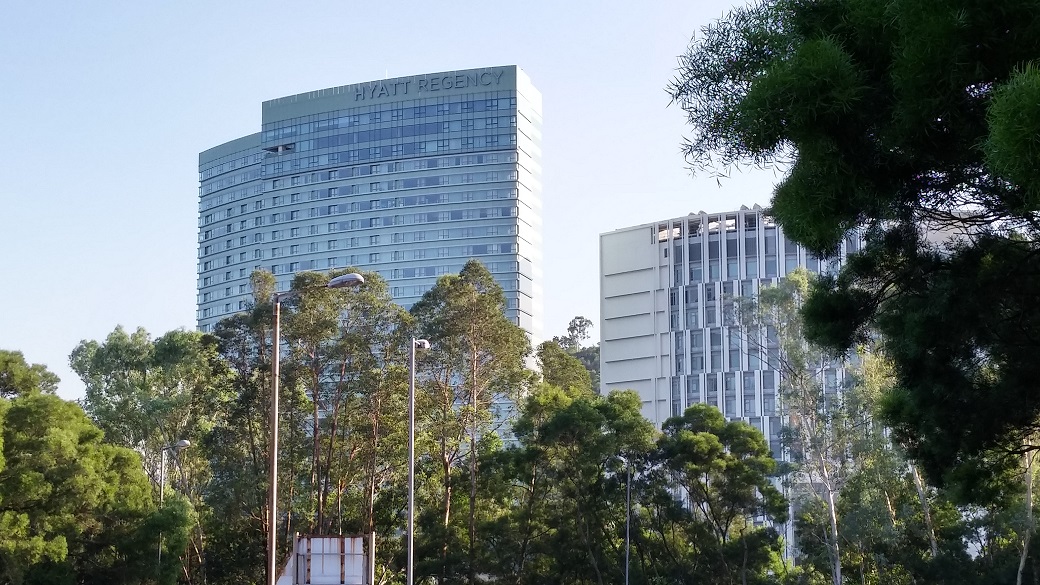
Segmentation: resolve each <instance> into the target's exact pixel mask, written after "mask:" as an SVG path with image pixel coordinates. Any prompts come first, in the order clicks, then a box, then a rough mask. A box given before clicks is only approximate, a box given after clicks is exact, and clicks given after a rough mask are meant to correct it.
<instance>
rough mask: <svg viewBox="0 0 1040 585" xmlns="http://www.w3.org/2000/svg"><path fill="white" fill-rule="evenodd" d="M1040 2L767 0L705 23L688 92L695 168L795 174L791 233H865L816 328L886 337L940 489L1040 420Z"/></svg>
mask: <svg viewBox="0 0 1040 585" xmlns="http://www.w3.org/2000/svg"><path fill="white" fill-rule="evenodd" d="M1038 11H1040V2H1037V1H1036V0H1001V1H994V2H979V1H977V0H916V1H905V0H763V1H760V2H756V3H754V4H752V5H750V6H748V7H745V8H740V9H736V10H734V11H733V12H731V13H730V14H728V15H727V16H726V17H724V18H722V19H721V20H719V21H717V22H715V23H713V24H712V25H710V26H708V27H706V28H705V29H703V30H702V34H701V35H699V36H698V37H697V38H696V39H695V40H694V42H693V43H692V44H691V46H690V48H689V51H688V52H687V53H686V55H684V56H683V57H682V58H681V60H680V70H679V73H678V75H677V77H676V79H675V81H674V82H673V83H672V84H671V86H670V91H671V93H672V96H673V98H674V100H675V101H676V103H678V104H679V105H680V107H682V108H683V109H684V110H685V111H686V112H687V113H688V117H689V122H690V124H691V125H692V128H693V131H692V136H691V137H690V139H689V141H688V142H687V144H686V153H687V156H688V158H689V160H690V161H691V162H692V163H693V164H694V165H696V166H698V167H701V168H708V169H714V170H715V171H718V172H726V171H727V170H728V169H729V168H731V167H732V166H734V165H741V164H753V165H759V166H774V167H778V168H780V169H782V170H783V171H785V172H786V174H785V176H784V178H783V179H782V181H781V182H780V183H779V184H778V185H777V187H776V190H775V192H774V195H773V202H772V209H771V213H772V214H774V215H775V217H776V218H777V220H778V222H779V223H780V224H781V226H782V227H783V229H784V231H785V233H786V234H787V235H788V236H789V237H792V238H793V239H795V240H797V241H798V242H799V243H800V244H802V245H804V246H806V247H807V248H808V249H809V250H811V251H812V252H813V253H815V254H817V255H819V256H831V255H834V254H836V253H837V251H838V250H839V248H840V247H841V244H842V243H843V241H844V240H845V239H846V238H847V237H848V236H850V235H851V233H852V232H853V231H854V230H864V232H865V234H866V239H867V245H866V249H865V250H864V252H863V253H862V254H858V255H856V256H853V257H852V258H850V259H849V262H848V264H847V265H846V267H844V268H843V269H842V271H841V274H840V275H839V276H837V277H833V276H831V277H827V278H823V279H821V280H820V282H819V284H818V286H817V288H816V290H815V291H814V292H813V294H812V295H811V296H810V298H809V299H808V301H807V303H806V306H805V309H804V311H805V316H806V333H807V334H808V335H809V337H810V338H812V339H813V340H814V341H816V342H818V343H820V344H823V345H825V346H828V347H830V348H831V349H832V350H834V351H844V350H847V349H849V348H850V347H851V346H852V345H854V344H855V343H857V342H858V341H862V340H864V339H866V338H867V337H868V336H869V335H871V334H872V333H873V332H879V333H880V334H881V336H882V338H883V339H884V346H885V349H886V351H887V353H888V355H889V356H890V357H891V359H892V360H893V363H894V365H895V370H896V376H897V383H896V385H895V389H894V390H893V392H892V393H891V396H890V398H889V400H888V403H887V405H886V407H885V408H884V409H883V416H884V419H885V421H886V422H887V423H888V424H889V425H890V426H891V427H892V429H893V432H894V433H895V435H896V437H897V438H898V439H899V442H900V443H902V444H903V445H905V446H906V448H907V450H908V452H909V454H910V455H911V456H913V457H914V458H916V459H918V460H920V461H921V462H922V464H923V468H924V469H925V471H926V472H927V474H928V476H929V477H930V478H931V479H932V480H933V481H937V482H940V483H943V482H962V481H966V480H971V481H974V480H977V479H981V478H986V477H992V476H993V475H994V474H999V473H1001V472H1002V470H1003V469H1004V468H1005V467H1006V460H1007V457H1005V456H1004V455H1005V454H1007V453H1008V452H1009V451H1014V450H1018V449H1020V448H1021V447H1022V445H1024V444H1025V443H1026V441H1027V439H1028V437H1029V436H1031V435H1032V434H1033V433H1034V432H1035V427H1036V422H1037V419H1038V415H1040V393H1036V392H1034V391H1033V387H1034V386H1035V381H1036V380H1037V379H1040V362H1037V360H1035V359H1030V357H1029V356H1030V355H1031V354H1032V353H1035V351H1034V350H1035V348H1036V346H1037V343H1036V340H1037V339H1040V305H1037V304H1036V303H1035V299H1036V298H1037V296H1038V294H1037V293H1038V292H1040V278H1038V276H1037V275H1038V274H1040V254H1037V252H1038V251H1040V248H1038V246H1037V237H1036V236H1037V235H1038V233H1037V230H1038V227H1040V223H1038V221H1037V220H1038V219H1040V218H1038V216H1037V211H1038V210H1040V197H1038V193H1040V183H1037V182H1036V178H1037V171H1036V169H1037V166H1036V160H1037V153H1038V152H1040V123H1038V120H1040V100H1037V99H1035V98H1036V95H1037V87H1040V74H1038V72H1037V70H1036V68H1035V67H1034V66H1033V64H1034V63H1035V62H1036V60H1037V59H1038V58H1040V20H1038V19H1037V18H1036V14H1037V13H1038ZM958 234H960V235H961V236H963V237H961V238H960V243H959V244H956V245H951V242H953V241H954V240H952V239H951V236H956V235H958ZM1013 464H1014V463H1013ZM976 483H978V482H976Z"/></svg>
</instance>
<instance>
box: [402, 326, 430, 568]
mask: <svg viewBox="0 0 1040 585" xmlns="http://www.w3.org/2000/svg"><path fill="white" fill-rule="evenodd" d="M416 349H430V342H429V341H426V340H425V339H416V338H414V337H413V338H412V344H411V347H410V348H409V352H408V562H407V564H406V568H405V573H406V575H405V584H406V585H412V584H413V582H414V579H415V350H416Z"/></svg>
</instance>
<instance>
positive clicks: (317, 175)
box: [198, 66, 542, 339]
mask: <svg viewBox="0 0 1040 585" xmlns="http://www.w3.org/2000/svg"><path fill="white" fill-rule="evenodd" d="M541 125H542V116H541V94H539V93H538V90H536V89H535V88H534V86H533V85H531V81H530V79H529V78H528V77H527V75H526V74H525V73H524V72H523V71H522V70H521V69H519V68H518V67H515V66H508V67H489V68H485V69H470V70H465V71H449V72H444V73H431V74H425V75H415V76H411V77H399V78H395V79H383V80H378V81H371V82H367V83H358V84H354V85H345V86H341V87H333V88H330V89H323V90H318V91H312V92H309V93H302V94H298V95H293V96H288V97H283V98H278V99H274V100H270V101H266V102H264V103H263V106H262V124H261V128H260V132H259V133H257V134H250V135H249V136H244V137H242V138H238V139H236V140H232V141H231V142H227V143H225V144H221V145H220V146H216V147H213V148H211V149H209V150H207V151H205V152H203V153H201V154H200V155H199V181H200V189H199V266H198V274H199V281H198V326H199V329H201V330H203V331H208V330H211V329H212V327H213V325H214V324H215V323H216V322H217V321H219V320H220V319H222V318H224V317H226V316H228V315H230V314H232V313H235V312H236V311H239V310H240V309H243V308H244V307H245V306H246V304H247V303H248V302H249V301H250V299H251V296H250V292H251V291H250V286H249V275H250V273H251V272H252V271H253V270H256V269H265V270H269V271H271V272H273V273H274V274H275V276H276V278H277V281H278V289H279V290H285V289H287V288H288V286H289V281H290V280H291V278H292V275H293V273H295V272H296V271H299V270H319V271H321V270H329V269H334V268H343V267H347V266H356V267H358V268H359V269H362V270H371V271H376V272H379V273H380V274H381V275H382V276H383V278H385V279H386V280H387V281H388V282H389V285H390V290H391V292H392V294H393V297H394V299H395V301H396V302H398V303H399V304H401V305H403V306H405V307H410V306H411V305H412V304H413V303H415V302H416V301H417V300H419V298H420V297H421V296H422V294H423V293H424V292H426V291H427V290H429V289H430V288H431V287H433V285H434V283H435V282H436V280H437V277H438V276H441V275H444V274H450V273H457V272H459V271H460V270H461V269H462V267H463V265H464V264H465V263H466V261H468V260H469V259H470V258H476V259H479V260H480V261H482V262H483V263H484V264H485V265H486V266H487V267H488V269H490V271H491V272H492V274H494V276H495V278H496V280H497V281H498V282H499V283H500V284H501V285H502V287H503V288H504V289H505V291H506V297H507V302H508V310H507V312H508V316H509V317H510V318H512V319H513V320H514V322H516V323H517V324H519V325H520V326H521V327H523V328H524V329H526V330H527V331H528V332H529V333H531V334H532V336H533V337H534V338H535V339H540V338H541V318H542V292H541V254H542V252H541V239H542V238H541V207H542V205H541Z"/></svg>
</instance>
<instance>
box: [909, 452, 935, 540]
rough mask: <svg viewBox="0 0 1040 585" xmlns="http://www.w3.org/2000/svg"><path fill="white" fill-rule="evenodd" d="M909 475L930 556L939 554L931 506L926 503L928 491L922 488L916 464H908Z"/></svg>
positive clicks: (922, 483)
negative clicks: (924, 529)
mask: <svg viewBox="0 0 1040 585" xmlns="http://www.w3.org/2000/svg"><path fill="white" fill-rule="evenodd" d="M910 476H911V477H913V479H914V488H915V489H916V490H917V499H919V500H921V512H922V513H923V514H924V525H925V528H926V529H927V530H928V545H929V546H930V547H931V553H932V558H933V559H934V558H937V557H938V556H939V543H938V542H936V540H935V526H934V525H933V524H932V507H931V505H929V504H928V492H926V491H925V489H924V482H923V481H921V474H920V473H918V472H917V466H916V465H914V464H913V463H911V464H910Z"/></svg>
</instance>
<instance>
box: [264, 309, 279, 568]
mask: <svg viewBox="0 0 1040 585" xmlns="http://www.w3.org/2000/svg"><path fill="white" fill-rule="evenodd" d="M281 307H282V299H281V298H280V297H279V296H278V295H277V294H276V295H274V334H273V335H272V336H271V415H270V416H271V420H270V422H269V423H268V426H270V427H271V436H270V445H269V449H268V451H269V453H268V457H269V458H270V460H271V461H270V472H271V473H270V477H269V478H268V481H269V485H268V492H267V510H268V522H267V583H268V585H275V583H276V582H277V580H278V572H277V571H278V567H277V566H276V564H277V562H278V544H277V542H278V375H279V372H278V366H279V364H278V361H279V359H280V358H279V356H278V350H279V347H278V346H279V345H281V336H282V331H281V322H280V319H281V315H280V313H281Z"/></svg>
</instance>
